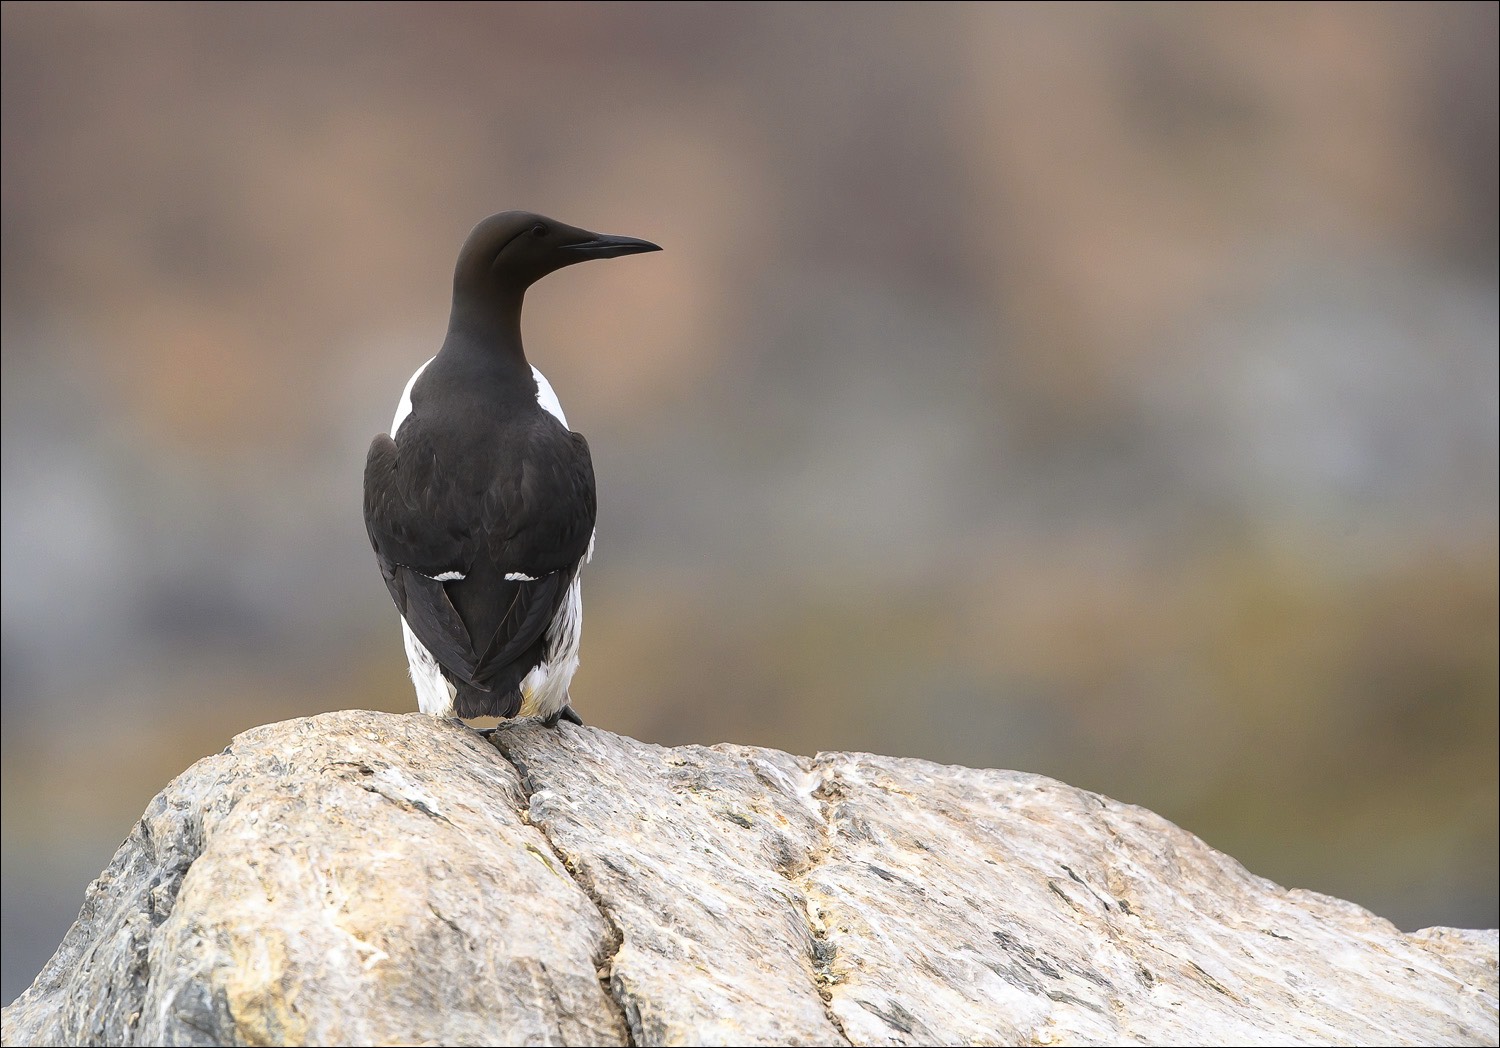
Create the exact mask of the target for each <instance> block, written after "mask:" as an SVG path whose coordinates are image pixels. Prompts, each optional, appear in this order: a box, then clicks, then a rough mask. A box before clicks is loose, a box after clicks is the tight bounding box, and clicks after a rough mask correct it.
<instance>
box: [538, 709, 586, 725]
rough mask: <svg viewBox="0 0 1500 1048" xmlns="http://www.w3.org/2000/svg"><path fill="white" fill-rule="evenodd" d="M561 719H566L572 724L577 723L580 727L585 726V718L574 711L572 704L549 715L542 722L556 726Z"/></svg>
mask: <svg viewBox="0 0 1500 1048" xmlns="http://www.w3.org/2000/svg"><path fill="white" fill-rule="evenodd" d="M560 720H565V721H567V722H568V723H570V724H576V725H578V726H579V727H580V728H581V727H583V718H582V717H580V716H578V714H576V713H574V712H573V707H572V706H564V707H563V708H562V709H560V710H558V711H557V712H556V713H554V714H553V715H552V716H550V717H547V718H546V719H544V720H543V721H542V723H543V724H545V725H546V726H547V727H549V728H555V727H557V722H558V721H560Z"/></svg>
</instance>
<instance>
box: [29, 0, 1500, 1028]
mask: <svg viewBox="0 0 1500 1048" xmlns="http://www.w3.org/2000/svg"><path fill="white" fill-rule="evenodd" d="M1496 28H1497V27H1496V8H1495V6H1494V5H1493V4H1431V5H1399V4H1398V5H1368V6H1367V5H1359V4H1327V5H1321V4H1309V5H1296V6H1291V5H1287V6H1260V5H1243V6H1242V5H1222V6H1221V5H1205V6H1195V5H1170V6H1154V5H1141V6H1087V7H1073V6H1051V5H1046V6H1029V5H963V6H936V5H926V4H924V5H910V6H908V5H880V6H875V7H865V8H862V7H857V6H855V5H805V6H804V5H799V6H780V5H777V6H759V5H755V6H751V5H726V4H709V5H670V4H669V5H593V4H576V5H564V6H552V5H519V6H512V5H495V6H489V5H484V6H471V5H451V6H450V5H444V4H431V3H428V4H420V5H403V4H397V5H381V6H371V7H353V6H350V7H346V6H323V5H295V6H281V5H155V4H140V5H112V4H80V5H50V4H25V3H15V4H12V3H7V4H6V5H5V6H4V8H3V67H0V76H3V128H0V133H3V180H0V189H3V214H0V219H3V238H0V246H3V336H4V354H3V376H0V378H3V381H0V393H3V409H4V413H3V444H0V447H3V468H4V499H3V529H0V537H3V576H4V590H3V592H4V614H3V654H4V664H3V686H4V687H3V695H4V731H3V795H0V796H3V845H4V847H3V891H4V910H3V915H4V978H3V982H4V986H3V995H4V998H5V999H6V1000H9V999H10V998H12V997H13V996H14V995H15V994H16V993H18V992H19V991H20V990H21V989H22V988H23V987H24V986H25V985H26V983H27V982H29V981H30V979H31V977H32V976H33V975H35V973H36V971H37V969H38V968H39V967H40V965H41V963H42V961H43V960H44V959H45V957H46V956H47V954H48V953H49V952H50V951H51V949H52V948H53V947H54V946H55V945H56V944H57V942H58V940H59V939H60V937H61V935H62V932H63V931H64V930H65V929H66V927H67V925H68V923H69V922H70V921H71V919H72V918H73V916H74V915H75V914H76V912H77V907H78V905H79V903H80V901H81V899H82V892H83V888H84V886H85V884H86V883H87V881H88V879H89V878H90V877H92V876H93V875H94V874H95V873H97V871H98V870H99V869H101V868H102V867H103V866H104V865H105V863H106V862H107V860H108V858H109V856H110V854H111V853H112V852H113V850H114V848H115V846H116V845H117V844H118V843H119V841H120V840H121V839H122V838H123V837H124V835H125V833H126V832H127V831H128V829H129V827H130V825H131V823H132V821H133V820H134V819H135V817H136V816H137V815H138V814H139V813H140V811H141V809H142V808H143V807H144V806H145V803H146V802H147V800H149V799H150V797H151V796H152V795H153V794H155V793H156V792H157V791H158V790H159V789H160V788H161V787H162V786H163V784H164V783H165V782H166V780H167V779H168V778H169V777H170V776H172V775H173V774H175V773H176V772H178V771H180V770H181V769H183V768H184V767H186V766H187V765H188V764H189V763H190V762H191V761H192V760H193V759H195V758H196V757H199V756H202V755H203V754H206V753H210V752H214V751H216V750H218V749H220V748H222V747H223V746H224V745H225V744H226V743H227V742H228V740H229V738H230V736H231V735H232V734H233V733H234V732H237V731H241V730H243V729H245V728H247V727H250V726H252V725H255V724H260V723H264V722H267V721H271V720H275V719H279V718H282V717H288V716H294V715H302V714H311V713H316V712H319V711H322V710H329V709H337V708H342V707H373V708H378V709H385V710H392V711H405V710H408V709H411V708H413V705H414V700H413V697H412V693H411V689H410V686H409V684H408V683H407V682H406V680H405V664H404V658H403V656H402V652H401V646H400V636H399V629H398V627H397V620H396V616H395V613H394V609H392V608H391V606H390V603H389V600H388V598H387V597H386V595H385V593H384V590H383V588H382V586H381V584H380V581H379V577H378V574H377V572H376V570H375V567H374V563H373V558H372V557H371V555H370V552H369V550H368V547H367V544H366V540H365V537H364V533H363V528H362V526H361V523H360V515H359V483H360V470H361V468H362V463H363V454H364V447H365V445H366V443H367V442H368V440H369V438H370V436H371V435H373V434H374V433H375V432H376V431H377V430H381V429H383V428H385V427H386V426H387V425H388V423H389V421H390V414H391V411H392V409H393V407H394V401H395V399H396V396H397V394H398V393H399V391H400V388H401V385H402V383H403V382H404V381H405V379H406V377H407V376H408V375H409V374H410V373H411V371H412V370H413V369H414V368H415V367H416V365H417V364H419V363H421V361H422V360H424V359H426V357H427V356H428V355H430V353H431V352H432V351H433V350H434V349H435V348H436V346H437V344H438V342H439V341H440V339H441V335H442V328H443V324H444V321H445V319H446V315H447V305H448V303H447V296H448V290H449V277H450V274H451V267H452V263H453V258H454V255H455V252H456V250H457V247H458V244H459V243H460V241H461V240H462V238H463V236H464V234H465V233H466V232H467V231H468V229H469V228H470V226H471V225H472V224H473V223H474V222H475V221H476V220H477V219H479V218H480V217H482V216H483V215H485V214H488V213H489V212H491V211H494V210H498V209H501V208H505V207H528V208H532V209H535V210H539V211H542V212H545V213H549V214H553V215H555V216H557V217H559V218H561V219H563V220H565V221H568V222H574V223H578V224H582V225H587V226H591V227H594V228H600V229H605V230H608V231H611V232H619V233H627V234H631V235H636V236H642V237H647V238H649V239H652V240H654V241H657V242H658V243H661V244H662V245H664V246H665V248H666V251H664V252H663V253H662V254H660V255H653V256H651V257H650V258H649V259H643V260H639V261H637V262H636V263H635V264H632V265H630V266H624V265H613V266H611V265H599V266H588V267H580V268H579V269H576V270H571V271H569V272H568V273H566V274H561V275H559V276H558V277H555V278H554V279H553V280H551V281H548V282H546V283H544V284H541V285H539V286H538V287H537V288H536V289H535V291H534V292H533V293H532V295H531V296H530V304H529V309H528V319H527V342H528V347H529V350H530V353H531V355H532V357H533V359H534V360H535V361H536V362H537V363H538V364H539V365H540V366H541V367H542V368H543V370H544V371H546V373H547V375H548V376H549V378H550V379H551V380H552V383H553V385H554V386H555V387H556V388H557V390H558V392H559V394H560V396H561V398H562V400H563V403H564V404H565V405H566V407H567V410H568V416H569V419H570V421H571V422H572V423H573V424H574V425H575V426H576V427H577V428H578V429H579V430H581V431H582V432H584V433H585V434H587V435H588V437H589V438H590V440H591V442H592V444H593V447H594V453H595V463H596V467H597V470H598V474H599V482H600V507H601V508H600V523H599V529H600V538H599V550H598V555H597V556H596V559H595V562H594V564H593V565H592V566H591V568H590V569H589V571H588V573H587V582H586V586H585V592H586V594H587V597H588V599H587V602H586V603H587V609H588V615H587V626H586V629H585V644H584V662H583V668H582V669H581V671H580V673H579V677H578V679H577V681H576V683H575V688H574V697H575V699H576V700H577V703H576V704H577V706H578V708H579V710H580V712H581V713H582V714H583V716H584V717H585V718H586V719H587V720H588V721H589V722H590V723H592V724H597V725H600V726H602V727H606V728H609V729H611V730H614V731H619V732H624V733H626V734H630V735H633V736H636V737H638V738H642V739H646V740H649V741H653V742H660V743H664V744H679V743H684V742H715V741H721V740H728V741H734V742H739V743H745V744H753V745H763V746H774V747H779V748H784V749H789V750H792V751H794V752H799V753H804V754H808V753H812V752H813V751H815V750H818V749H843V750H872V751H875V752H880V753H888V754H896V755H909V756H919V757H925V758H928V759H932V760H937V761H945V762H956V763H964V764H968V765H972V766H978V767H997V768H1015V769H1020V770H1025V771H1031V772H1040V773H1044V774H1048V775H1052V776H1056V777H1058V778H1061V779H1064V780H1066V781H1068V782H1070V783H1073V784H1074V785H1077V786H1081V787H1084V788H1087V789H1092V790H1098V791H1101V792H1104V793H1107V794H1109V795H1111V796H1114V797H1117V798H1120V799H1122V800H1126V801H1131V802H1135V803H1139V804H1143V805H1146V806H1148V807H1150V808H1153V809H1154V810H1156V811H1158V812H1160V813H1161V814H1163V815H1165V816H1167V817H1169V818H1171V819H1173V820H1174V821H1176V822H1178V823H1179V824H1181V825H1183V826H1184V827H1186V828H1187V829H1190V830H1192V831H1194V832H1196V833H1198V834H1199V835H1201V836H1203V837H1204V838H1205V839H1206V840H1208V842H1209V843H1211V844H1212V845H1214V846H1215V847H1218V848H1221V849H1223V850H1225V851H1227V852H1229V853H1230V854H1232V855H1234V856H1235V857H1236V858H1239V859H1240V860H1242V861H1244V862H1245V863H1246V865H1248V866H1249V867H1250V868H1251V869H1252V870H1253V871H1255V872H1256V873H1260V874H1263V875H1265V876H1268V877H1272V878H1274V879H1276V880H1278V881H1280V882H1282V883H1284V884H1288V885H1293V886H1298V887H1306V888H1315V889H1318V890H1321V891H1325V892H1329V893H1332V894H1335V895H1339V896H1342V897H1345V898H1349V899H1353V900H1354V901H1356V902H1359V903H1361V904H1363V905H1365V906H1368V907H1370V908H1371V909H1373V910H1375V911H1376V912H1377V913H1379V914H1381V915H1383V916H1385V917H1388V918H1391V919H1392V920H1394V921H1395V922H1396V923H1397V924H1399V925H1400V926H1402V927H1403V928H1406V929H1408V930H1410V929H1413V928H1417V927H1421V926H1424V925H1432V924H1447V925H1455V926H1460V927H1494V926H1495V925H1496V924H1497V923H1500V920H1497V901H1496V899H1497V891H1496V883H1497V862H1496V823H1497V785H1496V772H1497V722H1496V711H1497V701H1496V692H1497V643H1496V630H1497V613H1496V606H1497V605H1496V601H1497V584H1496V577H1497V566H1500V558H1497V539H1496V525H1497V480H1496V471H1497V436H1496V434H1497V284H1496V225H1497V203H1496V197H1497V194H1496V182H1497V167H1496V127H1497V117H1496Z"/></svg>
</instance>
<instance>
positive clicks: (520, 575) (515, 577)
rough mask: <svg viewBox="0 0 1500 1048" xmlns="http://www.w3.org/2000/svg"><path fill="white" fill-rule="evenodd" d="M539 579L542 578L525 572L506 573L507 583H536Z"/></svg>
mask: <svg viewBox="0 0 1500 1048" xmlns="http://www.w3.org/2000/svg"><path fill="white" fill-rule="evenodd" d="M539 578H541V576H540V575H528V574H526V573H525V572H524V571H507V572H506V573H505V581H506V582H535V581H536V580H537V579H539Z"/></svg>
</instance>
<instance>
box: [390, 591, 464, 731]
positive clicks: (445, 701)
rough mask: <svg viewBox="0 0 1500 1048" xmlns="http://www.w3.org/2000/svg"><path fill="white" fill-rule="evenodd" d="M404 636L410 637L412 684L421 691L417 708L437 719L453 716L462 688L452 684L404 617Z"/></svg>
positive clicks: (407, 646) (408, 653)
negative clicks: (459, 690)
mask: <svg viewBox="0 0 1500 1048" xmlns="http://www.w3.org/2000/svg"><path fill="white" fill-rule="evenodd" d="M401 634H402V636H403V637H405V638H406V661H407V662H408V663H410V664H411V682H412V684H413V685H415V686H416V689H417V709H419V710H421V711H422V712H423V713H429V714H431V715H432V716H434V717H452V716H453V700H454V697H455V696H456V695H457V694H458V689H457V688H455V687H454V686H453V685H451V684H449V683H448V678H446V677H444V676H443V671H442V670H440V669H438V661H437V659H435V658H433V657H432V652H430V651H428V650H427V648H426V647H425V646H424V645H423V644H422V642H421V641H419V640H418V639H417V635H416V634H415V633H413V632H412V631H411V627H410V626H408V625H407V624H406V616H404V615H403V616H402V617H401Z"/></svg>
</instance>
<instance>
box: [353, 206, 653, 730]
mask: <svg viewBox="0 0 1500 1048" xmlns="http://www.w3.org/2000/svg"><path fill="white" fill-rule="evenodd" d="M659 250H661V249H660V248H659V247H657V246H656V245H655V244H652V243H649V242H647V241H645V240H637V239H635V238H634V237H619V236H605V235H602V234H599V233H590V232H589V231H588V230H585V229H578V228H576V227H574V226H568V225H564V224H563V223H561V222H556V221H554V220H552V219H550V218H544V217H543V216H541V215H534V214H531V213H530V212H526V211H505V212H502V213H500V214H498V215H491V216H490V217H489V218H486V219H485V220H484V221H483V222H480V223H479V225H477V226H475V227H474V231H473V232H472V233H470V234H469V238H468V239H467V240H466V241H464V246H463V248H462V250H460V251H459V254H458V266H457V267H456V269H455V270H454V274H453V312H452V314H451V315H450V317H449V320H448V335H447V338H445V339H444V340H443V345H442V348H441V349H440V350H439V351H438V353H437V355H436V356H435V357H433V358H432V359H430V360H428V361H427V363H425V364H423V365H422V366H421V367H419V368H418V369H417V371H416V374H414V375H412V377H411V379H410V381H408V382H407V383H406V388H405V390H403V391H402V393H401V400H400V402H399V403H398V404H397V406H396V417H395V419H394V420H393V421H392V422H391V435H390V436H386V435H384V434H381V435H379V436H377V437H376V438H375V439H374V440H373V441H371V442H370V452H369V455H368V457H367V459H366V461H365V527H366V528H367V530H368V531H369V534H370V544H371V545H372V546H374V547H375V559H376V560H377V561H379V562H380V573H381V575H383V576H384V577H385V584H386V588H387V589H389V590H390V592H391V597H392V598H393V599H394V600H395V602H396V608H397V610H399V611H400V613H401V629H402V633H403V634H404V635H405V639H406V656H407V660H408V661H409V662H410V663H411V679H412V683H413V684H414V685H415V686H416V690H417V706H418V708H419V709H421V711H422V712H423V713H430V714H434V715H437V716H441V717H453V716H458V717H486V716H489V717H514V716H517V715H520V716H524V717H531V716H534V717H541V718H543V719H544V720H545V721H546V723H547V724H549V725H555V724H556V723H557V720H558V718H559V717H566V718H568V719H569V720H572V721H574V722H575V723H582V721H580V720H579V719H578V715H577V714H576V713H574V712H573V709H572V707H571V706H570V705H569V704H568V703H569V698H568V685H569V682H571V680H572V679H573V673H574V671H575V670H576V669H577V668H578V640H579V632H580V628H581V626H582V623H583V600H582V597H581V596H580V592H579V581H578V573H579V569H580V568H582V566H583V564H584V563H585V562H586V561H587V560H588V559H589V557H590V556H591V555H592V554H593V549H594V511H595V505H596V502H595V495H594V466H593V462H592V460H591V458H590V457H589V445H588V441H586V440H584V439H583V437H582V436H581V435H580V434H578V433H574V432H572V431H571V430H569V429H568V420H567V418H566V417H564V415H563V411H562V406H561V405H560V404H559V403H558V400H557V395H556V394H555V393H553V392H552V386H551V385H550V384H549V383H548V382H547V380H546V379H545V378H544V377H543V376H542V373H541V372H540V371H538V370H537V369H536V368H534V367H532V366H531V364H530V363H529V362H528V361H527V360H526V351H525V350H524V349H523V348H522V345H521V303H522V300H523V299H524V297H525V295H526V289H527V288H528V287H530V286H531V285H532V284H534V283H536V281H538V280H540V279H541V278H542V277H544V276H546V275H547V274H548V273H551V272H553V271H554V270H557V269H561V268H563V267H564V266H570V265H572V264H573V263H575V262H585V261H587V260H588V259H591V258H615V257H617V256H619V255H633V254H637V253H639V252H642V251H659Z"/></svg>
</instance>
